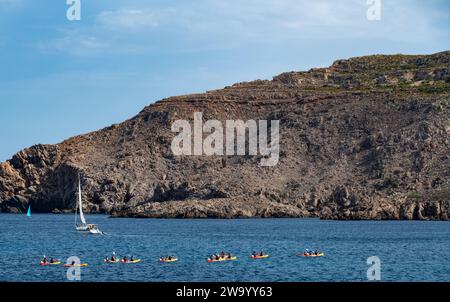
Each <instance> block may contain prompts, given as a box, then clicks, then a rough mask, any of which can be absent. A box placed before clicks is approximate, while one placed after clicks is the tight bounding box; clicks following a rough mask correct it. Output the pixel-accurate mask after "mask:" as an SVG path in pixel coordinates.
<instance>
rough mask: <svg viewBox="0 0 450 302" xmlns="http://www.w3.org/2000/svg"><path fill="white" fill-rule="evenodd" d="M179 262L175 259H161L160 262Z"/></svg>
mask: <svg viewBox="0 0 450 302" xmlns="http://www.w3.org/2000/svg"><path fill="white" fill-rule="evenodd" d="M177 261H178V258H173V259H170V260H169V259H159V262H162V263H172V262H177Z"/></svg>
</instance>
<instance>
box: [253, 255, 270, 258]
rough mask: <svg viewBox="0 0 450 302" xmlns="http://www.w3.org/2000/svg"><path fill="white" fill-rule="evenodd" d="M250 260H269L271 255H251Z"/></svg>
mask: <svg viewBox="0 0 450 302" xmlns="http://www.w3.org/2000/svg"><path fill="white" fill-rule="evenodd" d="M250 258H252V259H266V258H269V255H262V256H260V255H256V256H255V255H251V256H250Z"/></svg>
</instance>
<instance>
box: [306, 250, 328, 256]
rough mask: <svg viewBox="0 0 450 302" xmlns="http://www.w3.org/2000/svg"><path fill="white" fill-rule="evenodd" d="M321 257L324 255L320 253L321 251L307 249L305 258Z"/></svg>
mask: <svg viewBox="0 0 450 302" xmlns="http://www.w3.org/2000/svg"><path fill="white" fill-rule="evenodd" d="M320 255H323V253H322V252H321V251H319V249H315V250H314V251H311V250H309V249H306V250H305V252H304V253H303V256H320Z"/></svg>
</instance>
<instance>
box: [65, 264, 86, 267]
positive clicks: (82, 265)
mask: <svg viewBox="0 0 450 302" xmlns="http://www.w3.org/2000/svg"><path fill="white" fill-rule="evenodd" d="M88 265H89V264H87V263H81V264H64V265H63V266H64V267H86V266H88Z"/></svg>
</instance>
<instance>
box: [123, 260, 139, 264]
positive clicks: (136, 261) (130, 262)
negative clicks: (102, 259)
mask: <svg viewBox="0 0 450 302" xmlns="http://www.w3.org/2000/svg"><path fill="white" fill-rule="evenodd" d="M120 262H122V263H125V264H135V263H139V262H141V259H136V260H133V261H131V260H127V261H123V260H121V261H120Z"/></svg>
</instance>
